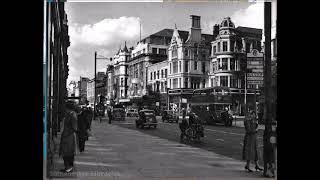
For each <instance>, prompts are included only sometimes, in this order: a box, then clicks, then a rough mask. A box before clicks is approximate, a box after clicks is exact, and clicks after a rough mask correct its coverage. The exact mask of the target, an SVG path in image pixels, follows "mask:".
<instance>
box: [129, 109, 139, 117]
mask: <svg viewBox="0 0 320 180" xmlns="http://www.w3.org/2000/svg"><path fill="white" fill-rule="evenodd" d="M126 115H127V117H138V116H139V115H138V110H136V109H128V111H127V114H126Z"/></svg>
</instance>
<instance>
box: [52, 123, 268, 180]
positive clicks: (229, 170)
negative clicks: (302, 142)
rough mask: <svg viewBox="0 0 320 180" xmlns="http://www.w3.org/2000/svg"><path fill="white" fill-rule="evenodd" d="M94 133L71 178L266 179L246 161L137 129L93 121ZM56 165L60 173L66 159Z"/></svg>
mask: <svg viewBox="0 0 320 180" xmlns="http://www.w3.org/2000/svg"><path fill="white" fill-rule="evenodd" d="M92 132H93V136H92V137H90V139H89V141H87V143H86V150H85V152H84V153H82V154H80V155H77V156H76V158H75V172H74V173H73V174H72V176H71V177H69V179H70V178H71V179H160V178H162V179H163V178H165V179H264V178H263V177H262V176H261V174H262V173H261V172H253V173H247V172H245V171H244V165H245V163H244V162H242V161H238V160H234V159H232V158H228V157H225V156H222V155H218V154H216V153H213V152H210V151H206V150H204V149H200V148H195V147H191V146H188V145H185V144H180V143H177V142H173V141H169V140H166V139H161V138H158V137H154V136H151V135H147V134H145V133H142V132H139V131H136V130H130V129H127V128H122V127H120V126H117V125H113V124H111V125H110V124H108V123H106V122H104V123H99V122H96V121H93V122H92ZM55 164H56V166H55V173H57V171H58V170H59V169H61V168H63V161H62V158H59V157H57V156H56V158H55ZM56 175H57V176H56V179H61V178H62V177H61V176H60V177H59V176H58V174H56ZM63 178H64V179H65V178H68V176H65V175H64V176H63Z"/></svg>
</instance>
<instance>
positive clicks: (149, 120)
mask: <svg viewBox="0 0 320 180" xmlns="http://www.w3.org/2000/svg"><path fill="white" fill-rule="evenodd" d="M157 124H158V122H157V119H156V116H155V112H154V111H153V110H149V109H143V110H140V111H139V117H138V119H137V120H136V127H137V128H141V129H142V128H144V127H149V128H150V127H153V128H157Z"/></svg>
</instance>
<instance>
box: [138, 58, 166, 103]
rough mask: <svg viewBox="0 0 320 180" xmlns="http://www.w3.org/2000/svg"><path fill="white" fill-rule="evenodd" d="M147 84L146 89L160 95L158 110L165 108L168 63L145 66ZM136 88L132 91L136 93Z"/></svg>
mask: <svg viewBox="0 0 320 180" xmlns="http://www.w3.org/2000/svg"><path fill="white" fill-rule="evenodd" d="M147 73H148V74H149V75H148V82H147V87H148V88H147V89H149V90H150V91H152V92H156V93H159V95H160V103H161V104H160V105H159V106H160V108H162V107H166V106H167V77H168V61H162V62H158V63H154V64H149V66H147ZM137 90H138V88H136V89H134V91H137Z"/></svg>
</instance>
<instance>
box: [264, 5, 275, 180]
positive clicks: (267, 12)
mask: <svg viewBox="0 0 320 180" xmlns="http://www.w3.org/2000/svg"><path fill="white" fill-rule="evenodd" d="M264 35H265V45H264V50H265V67H264V74H265V76H264V91H265V93H264V94H265V103H266V104H265V108H266V109H265V112H266V115H265V116H264V122H265V130H264V134H263V161H264V173H263V175H264V176H267V171H268V168H269V166H270V164H271V162H272V158H273V153H272V145H271V143H270V137H271V134H272V125H271V123H272V119H271V118H272V114H271V113H272V112H271V111H272V107H271V2H264Z"/></svg>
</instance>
